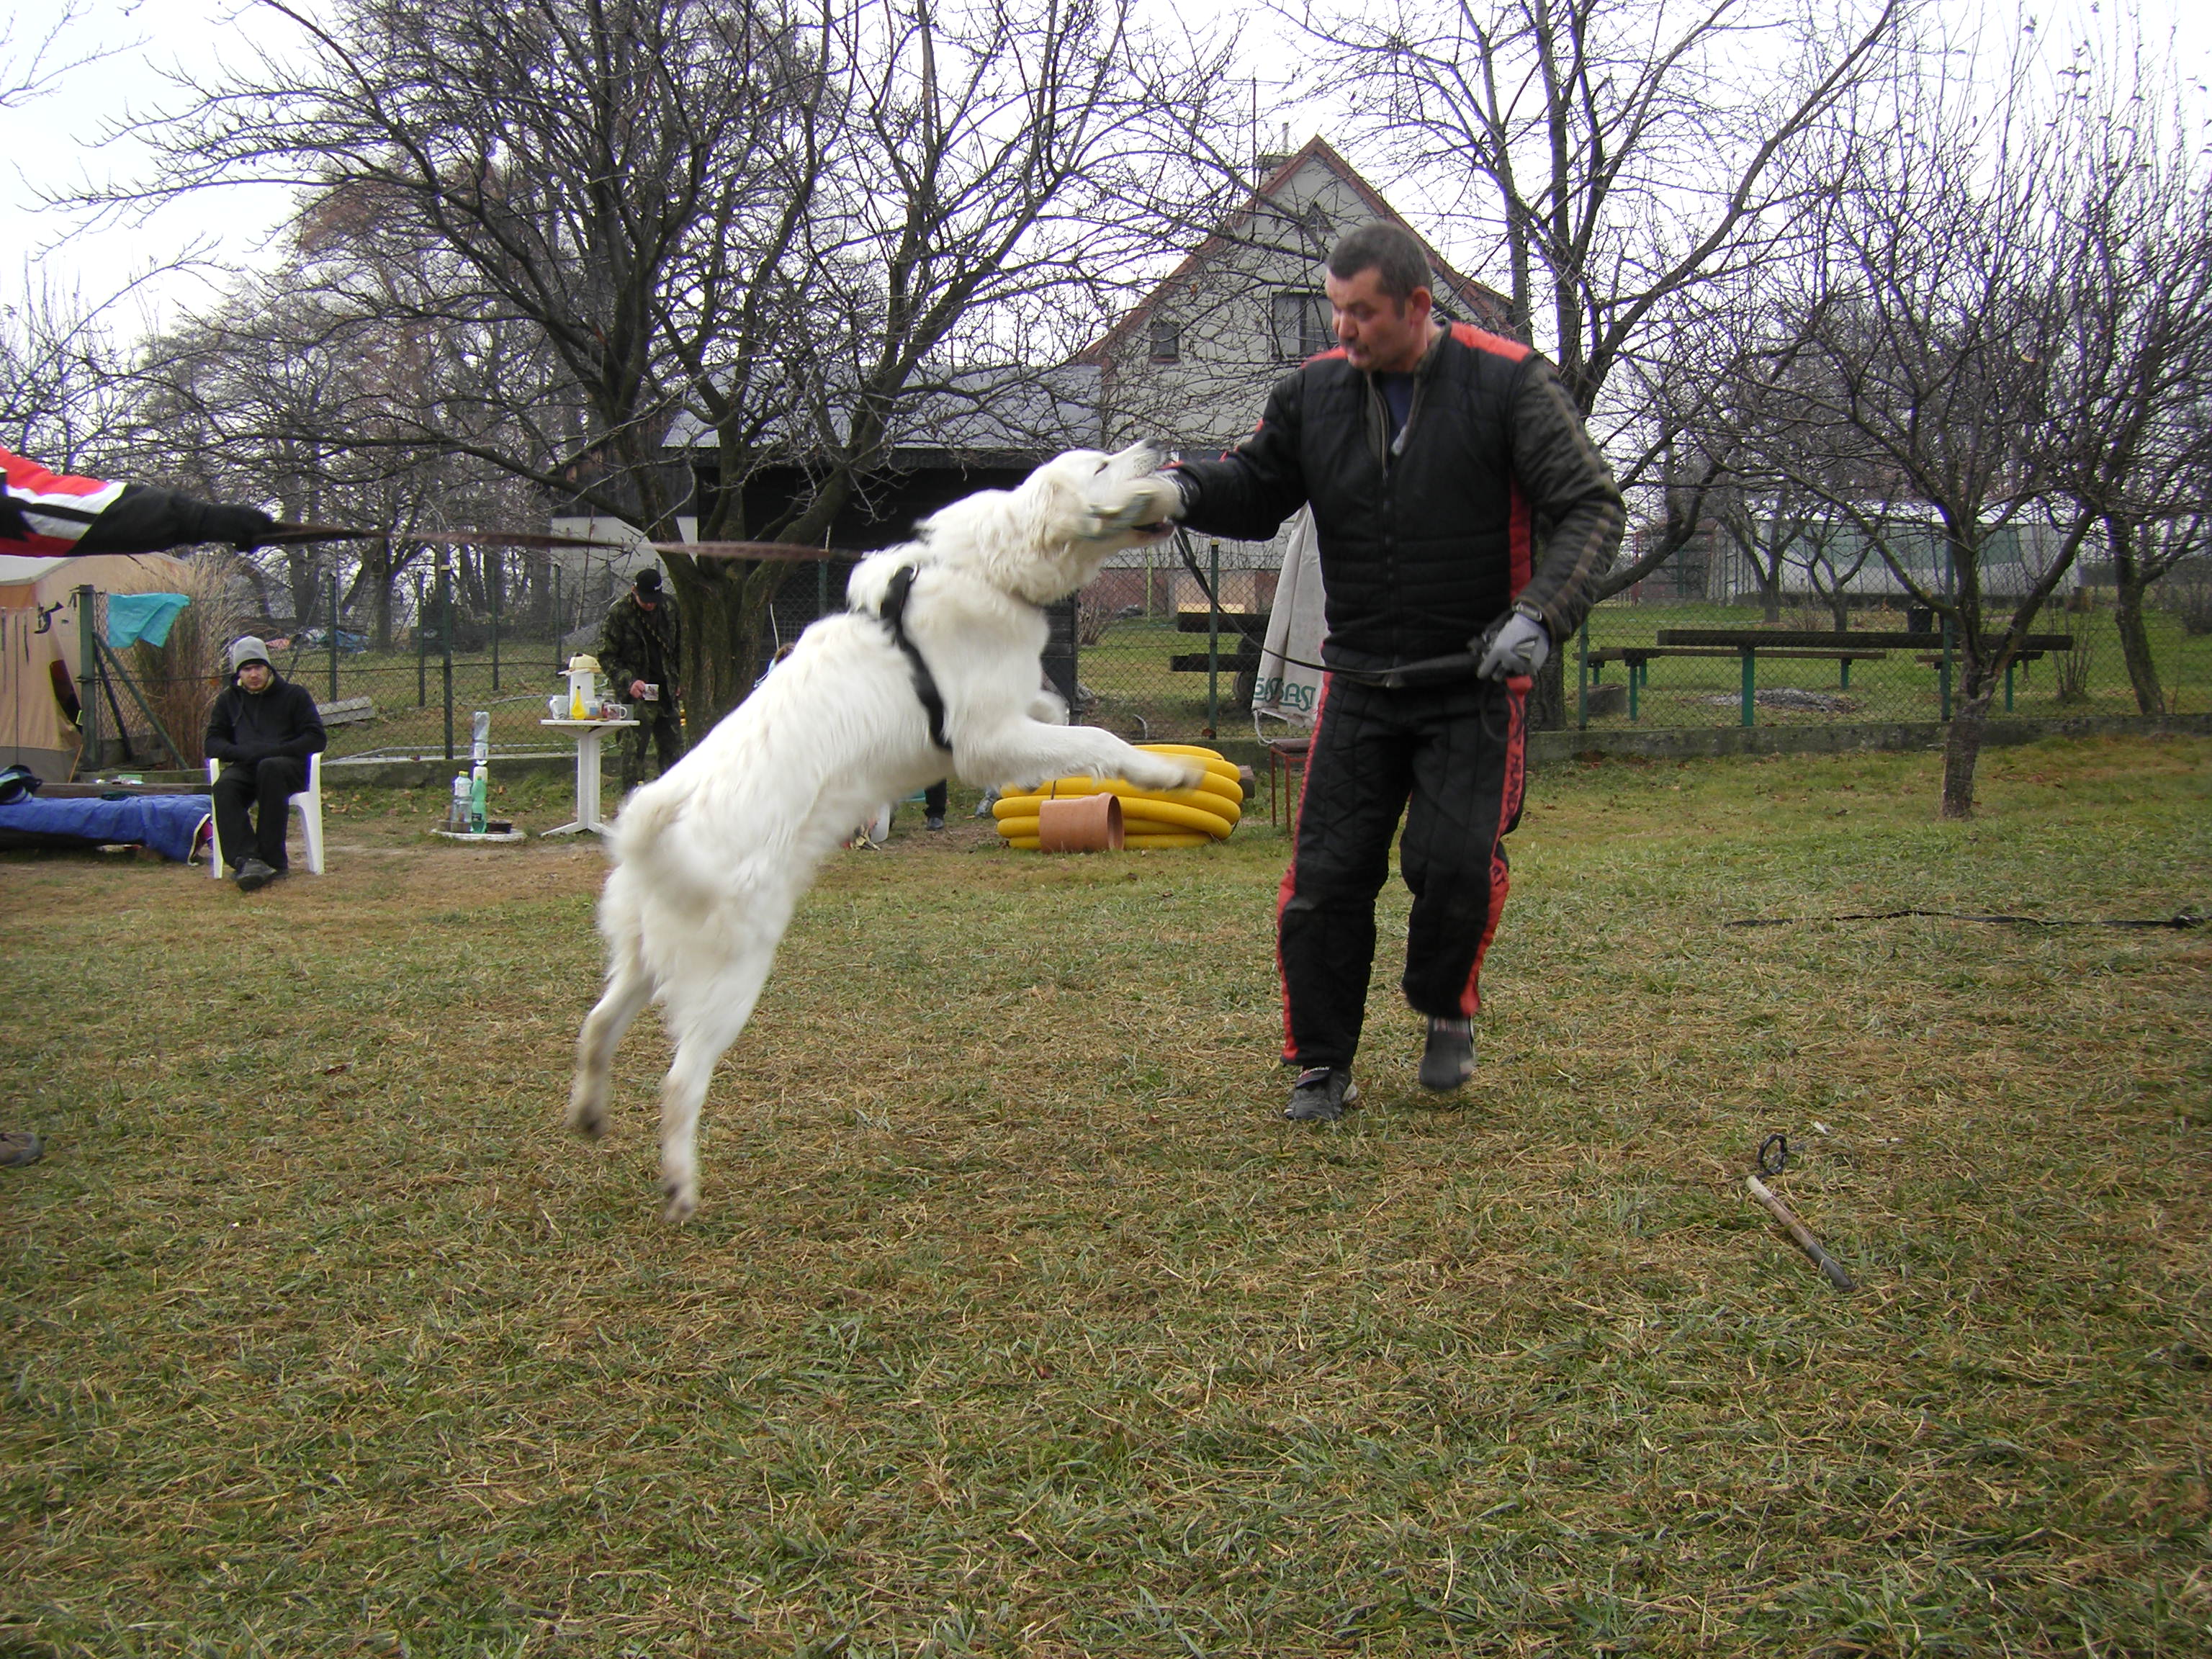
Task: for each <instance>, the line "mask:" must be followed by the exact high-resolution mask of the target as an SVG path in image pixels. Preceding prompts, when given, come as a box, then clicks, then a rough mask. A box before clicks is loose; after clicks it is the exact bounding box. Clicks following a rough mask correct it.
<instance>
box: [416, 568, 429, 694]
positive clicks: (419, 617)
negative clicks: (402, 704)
mask: <svg viewBox="0 0 2212 1659" xmlns="http://www.w3.org/2000/svg"><path fill="white" fill-rule="evenodd" d="M428 615H429V613H428V611H424V610H423V609H422V571H421V569H419V568H418V569H416V572H415V706H416V708H428V707H429V706H430V681H429V675H428V669H427V665H428V661H429V658H430V635H429V632H428V629H425V628H424V627H423V625H422V624H423V622H424V620H425V619H426V618H427V617H428Z"/></svg>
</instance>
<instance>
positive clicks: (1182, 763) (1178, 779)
mask: <svg viewBox="0 0 2212 1659" xmlns="http://www.w3.org/2000/svg"><path fill="white" fill-rule="evenodd" d="M1145 761H1146V764H1145V765H1144V766H1143V767H1141V768H1139V767H1132V768H1131V769H1129V771H1128V772H1127V778H1128V780H1129V781H1130V782H1132V783H1133V784H1135V785H1136V786H1137V787H1138V788H1139V789H1195V788H1197V787H1198V786H1199V785H1200V784H1201V783H1203V782H1204V781H1206V766H1205V763H1203V762H1200V761H1197V760H1194V759H1192V758H1190V757H1188V756H1186V755H1146V757H1145Z"/></svg>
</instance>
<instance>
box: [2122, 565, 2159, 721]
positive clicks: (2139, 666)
mask: <svg viewBox="0 0 2212 1659" xmlns="http://www.w3.org/2000/svg"><path fill="white" fill-rule="evenodd" d="M2148 586H2150V584H2149V583H2148V582H2146V581H2145V580H2143V579H2142V577H2140V576H2134V575H2129V576H2123V577H2122V578H2121V579H2120V586H2119V598H2118V600H2117V601H2116V602H2115V603H2114V605H2113V606H2112V622H2113V625H2114V626H2116V627H2117V628H2118V629H2119V630H2120V659H2121V660H2122V661H2124V662H2125V663H2126V664H2127V665H2128V684H2130V685H2131V686H2133V687H2134V688H2135V693H2136V708H2137V709H2138V710H2140V711H2141V712H2142V713H2143V714H2164V713H2165V712H2166V691H2165V689H2164V688H2163V687H2161V686H2160V684H2159V683H2158V664H2157V663H2156V662H2155V661H2154V660H2153V659H2152V657H2151V654H2150V631H2149V629H2147V628H2145V627H2144V626H2143V592H2144V590H2145V589H2146V588H2148Z"/></svg>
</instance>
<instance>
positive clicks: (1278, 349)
mask: <svg viewBox="0 0 2212 1659" xmlns="http://www.w3.org/2000/svg"><path fill="white" fill-rule="evenodd" d="M1268 306H1269V313H1270V317H1271V320H1272V321H1273V325H1274V331H1275V355H1276V356H1278V357H1284V358H1287V359H1289V360H1290V361H1291V362H1304V361H1305V360H1306V359H1307V358H1309V357H1310V356H1313V355H1314V354H1315V353H1316V352H1317V351H1326V350H1328V349H1329V347H1330V346H1332V345H1334V343H1335V340H1334V334H1333V331H1332V330H1331V329H1330V327H1329V316H1328V300H1326V299H1325V298H1323V297H1322V295H1318V294H1316V293H1315V292H1314V291H1313V290H1312V289H1282V290H1280V291H1279V292H1278V293H1276V294H1274V295H1270V296H1269V300H1268Z"/></svg>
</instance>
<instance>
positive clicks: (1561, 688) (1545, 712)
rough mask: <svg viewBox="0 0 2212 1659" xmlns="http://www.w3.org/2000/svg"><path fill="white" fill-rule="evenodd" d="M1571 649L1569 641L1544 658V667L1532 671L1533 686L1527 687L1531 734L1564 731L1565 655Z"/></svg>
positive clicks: (1565, 723) (1572, 642) (1565, 707)
mask: <svg viewBox="0 0 2212 1659" xmlns="http://www.w3.org/2000/svg"><path fill="white" fill-rule="evenodd" d="M1573 647H1574V641H1573V640H1572V639H1571V638H1570V639H1569V640H1568V641H1567V642H1566V644H1565V645H1564V646H1562V647H1559V649H1558V650H1556V651H1554V652H1553V653H1552V654H1551V655H1550V656H1548V657H1547V658H1545V659H1544V665H1543V666H1542V667H1541V668H1540V669H1538V670H1537V671H1536V683H1535V684H1534V685H1532V686H1530V687H1529V688H1528V729H1529V730H1530V731H1531V732H1564V731H1565V730H1566V729H1567V716H1568V712H1569V711H1568V708H1567V653H1568V652H1569V651H1570V650H1571V649H1572V648H1573Z"/></svg>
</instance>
